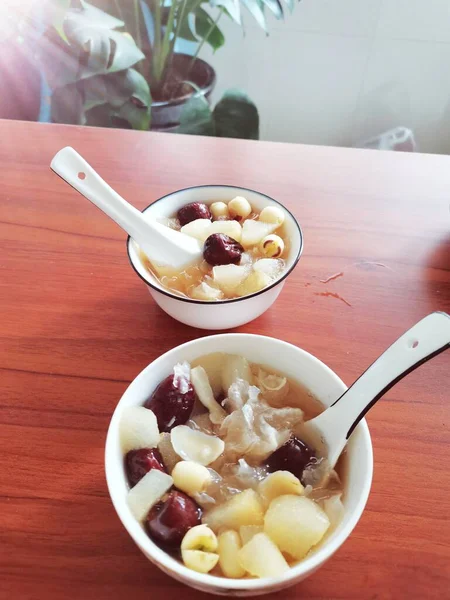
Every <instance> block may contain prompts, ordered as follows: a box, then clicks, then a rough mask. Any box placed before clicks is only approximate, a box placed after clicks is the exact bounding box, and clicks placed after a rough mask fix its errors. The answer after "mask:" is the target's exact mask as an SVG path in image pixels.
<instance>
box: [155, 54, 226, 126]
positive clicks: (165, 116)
mask: <svg viewBox="0 0 450 600" xmlns="http://www.w3.org/2000/svg"><path fill="white" fill-rule="evenodd" d="M191 63H192V56H189V55H187V54H175V55H174V57H173V63H172V64H173V68H175V69H176V70H177V72H178V74H179V75H181V77H182V78H183V79H185V80H186V81H192V83H195V85H196V86H197V87H198V88H199V89H200V90H201V93H202V94H204V96H205V98H207V99H208V98H209V96H210V95H211V92H212V91H213V89H214V86H215V83H216V72H215V71H214V69H213V68H212V67H211V65H209V64H208V63H207V62H205V61H204V60H202V59H201V58H196V59H195V62H194V64H193V66H192V68H191V69H190V67H191ZM189 69H190V70H189ZM191 96H192V92H188V93H184V94H183V95H180V96H178V97H175V98H171V99H170V100H163V101H156V102H152V123H151V127H150V129H151V130H152V131H173V130H175V129H176V128H177V127H178V125H179V124H180V116H181V111H182V110H183V106H184V105H185V104H186V102H187V101H188V100H189V98H190V97H191Z"/></svg>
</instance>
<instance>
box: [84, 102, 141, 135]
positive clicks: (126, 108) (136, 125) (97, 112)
mask: <svg viewBox="0 0 450 600" xmlns="http://www.w3.org/2000/svg"><path fill="white" fill-rule="evenodd" d="M86 125H90V126H91V127H116V128H120V129H139V130H143V131H147V130H148V129H149V128H150V112H149V111H146V110H142V109H140V108H138V107H136V106H134V105H133V104H132V103H131V102H130V101H128V102H126V103H125V104H124V105H123V106H122V107H121V108H120V109H119V110H117V109H115V108H114V106H111V104H102V105H101V106H95V107H94V108H91V109H90V110H89V111H87V113H86Z"/></svg>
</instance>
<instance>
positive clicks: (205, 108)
mask: <svg viewBox="0 0 450 600" xmlns="http://www.w3.org/2000/svg"><path fill="white" fill-rule="evenodd" d="M177 133H189V134H192V135H214V121H213V117H212V112H211V109H210V107H209V104H208V101H207V100H206V98H205V97H204V96H203V95H201V96H192V97H191V98H190V99H189V100H188V101H187V102H186V104H185V105H184V107H183V110H182V111H181V116H180V126H179V127H178V129H177Z"/></svg>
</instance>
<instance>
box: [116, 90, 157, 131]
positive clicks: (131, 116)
mask: <svg viewBox="0 0 450 600" xmlns="http://www.w3.org/2000/svg"><path fill="white" fill-rule="evenodd" d="M137 100H138V99H137V98H135V97H134V96H132V97H131V98H130V99H129V100H127V102H125V104H123V105H122V106H121V107H120V109H119V110H118V111H116V112H114V114H113V122H114V117H117V118H119V119H122V120H125V121H127V122H128V123H129V124H130V125H131V127H132V128H133V129H138V130H140V131H148V130H149V129H150V119H151V107H144V106H141V105H140V104H139V103H138V101H137Z"/></svg>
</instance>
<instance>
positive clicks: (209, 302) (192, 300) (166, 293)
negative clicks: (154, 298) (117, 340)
mask: <svg viewBox="0 0 450 600" xmlns="http://www.w3.org/2000/svg"><path fill="white" fill-rule="evenodd" d="M202 188H230V189H234V190H243V191H246V192H252V193H253V194H258V195H259V196H263V197H264V198H267V199H268V200H271V201H272V202H275V204H278V205H279V206H281V208H282V209H283V210H285V211H286V212H287V213H288V214H289V216H290V217H291V219H292V221H293V223H294V224H295V226H296V227H297V229H298V234H299V237H300V244H299V249H298V253H297V256H296V257H295V259H294V261H293V263H292V265H291V266H290V267H289V269H287V270H286V272H285V273H283V275H282V276H281V277H280V278H278V279H276V280H275V281H274V282H273V283H271V284H270V285H268V286H267V287H265V288H263V289H262V290H259V291H258V292H254V293H253V294H248V296H241V297H240V298H226V299H225V300H196V299H195V298H185V297H183V296H177V295H176V294H173V293H172V292H169V291H168V290H165V289H161V288H159V287H157V286H156V285H154V284H153V283H152V282H151V281H149V280H148V279H147V278H146V277H143V276H142V275H141V274H140V273H139V271H138V270H137V268H136V267H135V266H134V262H133V260H132V258H131V254H130V247H131V236H130V235H129V236H128V237H127V240H126V247H127V256H128V260H129V261H130V265H131V267H132V269H133V271H134V272H135V273H136V275H137V276H138V277H139V278H140V279H142V281H143V282H144V283H145V284H146V285H148V286H149V287H151V288H152V289H153V290H155V291H156V292H159V293H160V294H163V295H164V296H167V297H168V298H173V299H174V300H180V301H181V302H188V303H191V304H197V305H201V306H203V305H216V306H222V305H224V304H232V303H233V302H241V301H242V300H248V299H249V298H255V297H256V296H259V295H260V294H264V293H265V292H267V291H268V290H270V289H272V288H273V287H275V286H276V285H278V284H280V283H281V282H282V281H284V280H285V279H286V278H287V277H288V275H290V274H291V273H292V271H293V270H294V269H295V267H296V266H297V263H298V261H299V260H300V257H301V255H302V253H303V245H304V244H303V231H302V228H301V226H300V223H299V222H298V221H297V219H296V217H295V216H294V215H293V214H292V212H291V211H290V210H289V209H288V208H286V207H285V206H284V204H282V203H281V202H279V201H278V200H275V198H272V197H271V196H268V195H267V194H263V193H262V192H258V191H257V190H253V189H252V188H247V187H241V186H238V185H228V184H223V185H221V184H218V183H217V184H216V183H214V184H203V185H192V186H188V187H185V188H181V189H179V190H175V191H173V192H170V193H169V194H165V195H164V196H161V197H160V198H157V199H156V200H154V201H153V202H150V204H149V205H148V206H146V207H145V208H144V209H142V211H141V212H142V213H145V211H146V210H148V209H149V208H150V206H153V205H154V204H156V203H157V202H161V201H162V200H165V199H166V198H168V197H169V196H173V195H174V194H178V193H179V192H186V191H188V190H198V189H202Z"/></svg>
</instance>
